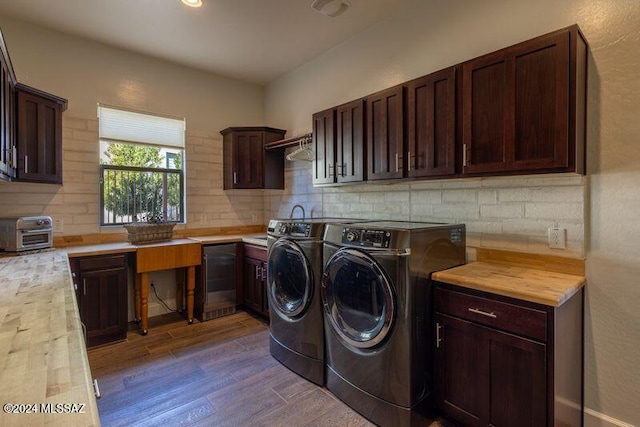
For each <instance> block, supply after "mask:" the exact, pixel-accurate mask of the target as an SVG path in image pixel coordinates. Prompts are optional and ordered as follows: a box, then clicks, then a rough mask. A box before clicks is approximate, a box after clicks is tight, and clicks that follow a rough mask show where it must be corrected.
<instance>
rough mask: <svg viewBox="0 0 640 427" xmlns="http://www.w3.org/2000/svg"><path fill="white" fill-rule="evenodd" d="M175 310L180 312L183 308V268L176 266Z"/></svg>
mask: <svg viewBox="0 0 640 427" xmlns="http://www.w3.org/2000/svg"><path fill="white" fill-rule="evenodd" d="M175 275H176V310H177V311H178V313H182V310H183V309H184V269H183V268H176V269H175Z"/></svg>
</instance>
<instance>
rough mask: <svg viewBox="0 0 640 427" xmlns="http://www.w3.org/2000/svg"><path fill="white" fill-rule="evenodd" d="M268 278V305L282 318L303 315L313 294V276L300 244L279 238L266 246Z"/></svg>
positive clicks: (293, 317) (291, 318) (294, 317)
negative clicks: (267, 250) (268, 247)
mask: <svg viewBox="0 0 640 427" xmlns="http://www.w3.org/2000/svg"><path fill="white" fill-rule="evenodd" d="M267 277H268V287H269V303H270V304H271V307H272V308H273V309H274V310H275V311H276V312H277V313H278V314H279V315H280V316H281V317H284V318H285V319H289V320H295V319H296V318H298V317H300V316H301V315H303V314H304V311H305V310H306V308H307V306H308V305H309V301H310V300H311V297H312V296H313V275H312V274H311V266H310V265H309V261H308V259H307V257H306V256H305V254H304V252H303V251H302V249H300V246H298V245H297V244H296V243H295V242H294V241H293V240H289V239H284V238H281V239H278V240H277V241H276V242H275V243H274V244H273V245H272V246H271V248H270V249H269V258H268V264H267Z"/></svg>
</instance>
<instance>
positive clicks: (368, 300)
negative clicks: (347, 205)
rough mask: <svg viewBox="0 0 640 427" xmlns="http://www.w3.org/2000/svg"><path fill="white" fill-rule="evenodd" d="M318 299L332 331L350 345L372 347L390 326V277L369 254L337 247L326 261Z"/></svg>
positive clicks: (392, 303) (391, 314) (393, 306)
mask: <svg viewBox="0 0 640 427" xmlns="http://www.w3.org/2000/svg"><path fill="white" fill-rule="evenodd" d="M322 303H323V305H324V311H325V315H326V316H327V318H328V319H329V321H330V324H331V326H332V327H333V329H334V331H335V332H336V333H337V334H338V335H339V336H340V337H341V338H342V339H343V340H344V341H345V342H347V343H348V344H351V345H352V346H354V347H358V348H363V349H365V348H371V347H374V346H376V345H378V344H379V343H380V342H382V341H383V340H384V339H385V337H386V336H387V335H388V334H389V332H390V331H391V330H392V327H393V319H394V315H395V313H394V311H395V302H394V295H393V290H392V287H391V284H390V281H389V279H388V278H387V276H386V274H385V273H384V271H383V270H382V268H380V265H379V264H378V263H377V262H376V261H375V260H374V259H373V258H371V257H370V256H369V255H367V254H366V253H364V252H362V251H359V250H357V249H349V248H343V249H340V250H339V251H337V252H336V253H335V254H334V255H333V256H332V257H331V258H329V260H328V261H327V264H326V267H325V271H324V275H323V277H322Z"/></svg>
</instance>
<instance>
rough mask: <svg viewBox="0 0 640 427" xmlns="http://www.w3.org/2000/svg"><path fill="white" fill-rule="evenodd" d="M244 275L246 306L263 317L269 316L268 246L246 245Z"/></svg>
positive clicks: (243, 292)
mask: <svg viewBox="0 0 640 427" xmlns="http://www.w3.org/2000/svg"><path fill="white" fill-rule="evenodd" d="M242 277H243V279H242V284H243V289H242V294H243V295H244V306H245V307H246V308H248V309H249V310H251V311H253V312H255V313H257V314H259V315H260V316H262V317H265V318H269V300H268V298H267V248H263V247H260V246H254V245H245V246H244V261H243V267H242Z"/></svg>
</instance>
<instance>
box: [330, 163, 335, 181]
mask: <svg viewBox="0 0 640 427" xmlns="http://www.w3.org/2000/svg"><path fill="white" fill-rule="evenodd" d="M333 169H334V166H333V164H331V163H329V178H333V173H332V170H333Z"/></svg>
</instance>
